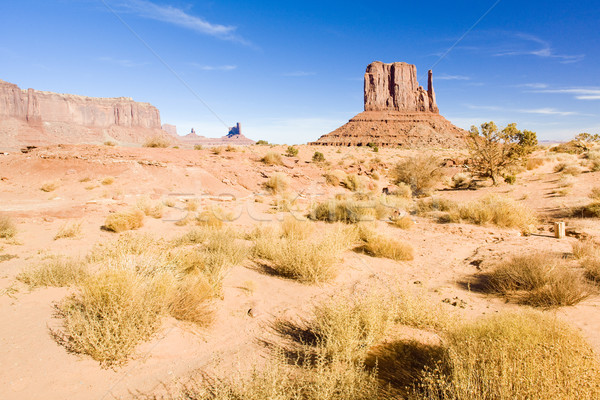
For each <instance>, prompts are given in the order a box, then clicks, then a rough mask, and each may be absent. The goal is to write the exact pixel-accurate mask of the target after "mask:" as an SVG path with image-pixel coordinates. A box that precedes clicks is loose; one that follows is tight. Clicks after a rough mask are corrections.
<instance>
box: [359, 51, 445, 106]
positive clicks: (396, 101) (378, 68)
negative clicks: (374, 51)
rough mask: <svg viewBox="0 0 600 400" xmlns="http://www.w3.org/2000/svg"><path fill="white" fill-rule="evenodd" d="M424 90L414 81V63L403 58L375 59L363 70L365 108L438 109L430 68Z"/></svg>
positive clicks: (415, 69)
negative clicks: (389, 61) (401, 60)
mask: <svg viewBox="0 0 600 400" xmlns="http://www.w3.org/2000/svg"><path fill="white" fill-rule="evenodd" d="M427 83H428V85H427V91H425V89H423V87H422V86H419V83H418V82H417V67H416V66H414V65H411V64H407V63H405V62H395V63H391V64H385V63H382V62H380V61H375V62H373V63H371V64H369V65H368V66H367V72H366V73H365V111H400V112H429V113H435V114H438V113H439V109H438V107H437V104H436V101H435V92H434V90H433V73H432V71H429V79H428V82H427Z"/></svg>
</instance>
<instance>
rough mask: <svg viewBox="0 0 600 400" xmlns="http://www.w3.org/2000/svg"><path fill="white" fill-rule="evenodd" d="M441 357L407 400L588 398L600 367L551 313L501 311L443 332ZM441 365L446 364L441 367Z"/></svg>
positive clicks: (594, 392) (597, 386)
mask: <svg viewBox="0 0 600 400" xmlns="http://www.w3.org/2000/svg"><path fill="white" fill-rule="evenodd" d="M445 336H446V338H445V340H444V344H445V346H446V347H447V352H446V357H444V358H443V359H442V360H440V362H441V364H442V365H441V366H440V367H438V368H436V369H433V370H429V371H426V373H425V377H424V378H423V379H422V380H421V382H420V383H419V384H418V385H417V386H416V390H415V393H414V394H413V396H411V397H410V398H413V399H438V400H471V399H515V400H526V399H561V400H562V399H565V400H566V399H594V398H598V397H599V396H600V378H599V377H600V367H599V365H598V361H597V359H596V357H595V355H594V353H593V351H592V349H591V348H590V346H589V345H588V344H587V343H586V342H585V341H584V340H583V338H581V336H580V335H579V333H578V332H577V331H575V330H574V329H572V328H570V327H568V326H567V325H566V324H565V323H563V322H561V321H560V320H558V319H557V318H556V317H554V316H551V315H546V314H542V313H539V312H534V311H520V312H513V313H503V314H500V315H494V316H491V317H487V318H483V319H480V320H478V321H476V322H472V323H466V324H463V325H461V326H459V327H457V328H455V329H452V330H451V331H450V332H448V333H447V335H445ZM444 366H445V367H446V368H444Z"/></svg>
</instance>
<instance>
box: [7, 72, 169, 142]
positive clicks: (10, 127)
mask: <svg viewBox="0 0 600 400" xmlns="http://www.w3.org/2000/svg"><path fill="white" fill-rule="evenodd" d="M156 135H161V136H162V135H165V133H164V132H163V131H162V130H161V122H160V112H159V111H158V109H157V108H156V107H154V106H152V105H151V104H148V103H138V102H135V101H133V100H132V99H131V98H127V97H118V98H93V97H85V96H76V95H70V94H58V93H51V92H42V91H38V90H34V89H28V90H22V89H20V88H19V87H18V86H17V85H14V84H12V83H8V82H4V81H0V137H1V138H2V141H3V147H17V146H21V145H28V144H34V145H41V144H53V143H94V142H103V141H105V140H116V141H122V142H125V143H137V144H139V143H143V142H144V141H145V140H146V139H148V138H149V137H151V136H156Z"/></svg>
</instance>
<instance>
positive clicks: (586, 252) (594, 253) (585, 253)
mask: <svg viewBox="0 0 600 400" xmlns="http://www.w3.org/2000/svg"><path fill="white" fill-rule="evenodd" d="M572 247H573V256H575V258H577V259H583V258H588V257H600V248H598V245H597V244H596V243H595V242H594V241H593V240H591V239H586V240H579V241H577V242H575V243H573V245H572Z"/></svg>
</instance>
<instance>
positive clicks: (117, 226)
mask: <svg viewBox="0 0 600 400" xmlns="http://www.w3.org/2000/svg"><path fill="white" fill-rule="evenodd" d="M144 217H145V214H144V212H143V211H142V210H140V209H137V208H134V209H131V210H127V211H121V212H117V213H113V214H110V215H109V216H108V217H106V221H104V229H106V230H109V231H113V232H116V233H120V232H124V231H128V230H131V229H138V228H141V227H142V226H143V224H144Z"/></svg>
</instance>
